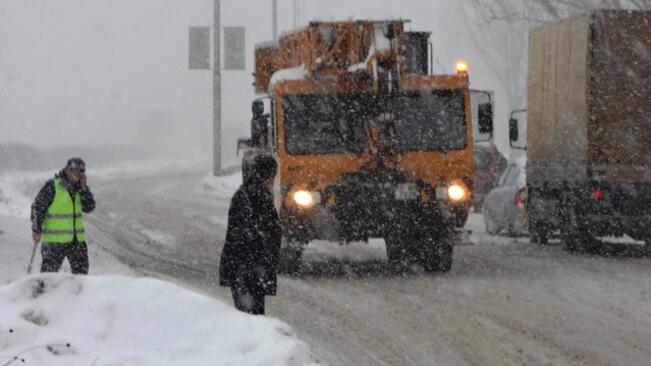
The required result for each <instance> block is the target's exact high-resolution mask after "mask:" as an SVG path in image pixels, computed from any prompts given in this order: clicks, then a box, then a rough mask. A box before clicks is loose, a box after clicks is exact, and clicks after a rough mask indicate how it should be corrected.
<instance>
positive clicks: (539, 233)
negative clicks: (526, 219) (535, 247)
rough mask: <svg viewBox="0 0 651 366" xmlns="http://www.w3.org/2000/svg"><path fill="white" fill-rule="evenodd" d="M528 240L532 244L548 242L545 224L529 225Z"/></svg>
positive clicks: (545, 243) (547, 231)
mask: <svg viewBox="0 0 651 366" xmlns="http://www.w3.org/2000/svg"><path fill="white" fill-rule="evenodd" d="M529 241H530V242H531V243H533V244H540V245H547V244H549V230H548V229H547V227H546V225H545V224H532V225H529Z"/></svg>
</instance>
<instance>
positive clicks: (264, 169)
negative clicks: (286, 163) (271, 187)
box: [252, 155, 278, 180]
mask: <svg viewBox="0 0 651 366" xmlns="http://www.w3.org/2000/svg"><path fill="white" fill-rule="evenodd" d="M276 171H278V163H276V160H275V159H274V158H272V157H271V156H269V155H258V156H256V157H255V158H253V171H252V173H253V174H252V175H253V176H254V177H256V178H257V179H259V180H267V179H269V178H273V177H275V176H276Z"/></svg>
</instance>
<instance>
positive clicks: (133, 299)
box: [0, 274, 311, 366]
mask: <svg viewBox="0 0 651 366" xmlns="http://www.w3.org/2000/svg"><path fill="white" fill-rule="evenodd" d="M0 309H2V312H1V313H0V355H2V356H5V357H7V360H9V359H10V358H9V357H13V356H18V360H16V361H15V362H16V364H22V362H20V359H24V360H25V363H24V364H28V365H48V366H57V365H62V366H70V365H96V366H100V365H153V366H160V365H192V366H199V365H306V364H310V363H311V356H310V350H309V347H308V346H307V345H306V344H305V343H303V342H302V341H300V340H298V339H297V338H296V336H295V335H294V332H293V330H292V328H291V327H289V326H288V325H287V324H285V323H283V322H281V321H279V320H275V319H271V318H265V317H259V316H250V315H247V314H244V313H241V312H238V311H236V310H235V309H233V308H232V307H230V306H227V305H225V304H223V303H221V302H219V301H216V300H214V299H211V298H209V297H206V296H203V295H199V294H196V293H194V292H191V291H189V290H186V289H184V288H182V287H179V286H176V285H174V284H171V283H168V282H163V281H160V280H155V279H145V278H131V277H125V276H102V277H94V276H74V275H70V274H46V275H33V276H30V277H26V278H24V279H22V280H19V281H16V282H13V283H11V284H9V285H6V286H3V287H0ZM1 361H3V362H4V360H1Z"/></svg>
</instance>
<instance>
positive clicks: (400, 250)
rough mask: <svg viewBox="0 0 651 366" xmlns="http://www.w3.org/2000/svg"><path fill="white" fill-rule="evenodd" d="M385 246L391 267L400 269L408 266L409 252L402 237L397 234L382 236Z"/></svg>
mask: <svg viewBox="0 0 651 366" xmlns="http://www.w3.org/2000/svg"><path fill="white" fill-rule="evenodd" d="M384 242H385V243H386V247H387V258H388V259H389V265H390V266H391V267H392V268H393V269H398V270H402V269H404V268H406V267H408V266H409V261H410V259H411V258H410V255H409V254H410V253H409V250H408V248H407V245H406V242H405V240H404V239H402V238H400V237H399V236H398V235H391V236H389V237H386V238H384Z"/></svg>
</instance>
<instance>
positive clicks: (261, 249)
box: [219, 155, 282, 315]
mask: <svg viewBox="0 0 651 366" xmlns="http://www.w3.org/2000/svg"><path fill="white" fill-rule="evenodd" d="M277 169H278V164H277V163H276V161H275V160H274V159H273V158H272V157H270V156H266V155H259V156H256V157H255V158H254V159H253V164H252V172H251V174H250V175H249V178H248V179H247V180H246V181H245V182H244V183H243V184H242V186H240V188H239V189H238V190H237V192H235V195H233V198H232V199H231V206H230V208H229V210H228V228H227V231H226V241H225V243H224V250H223V251H222V255H221V260H220V264H219V284H220V285H221V286H225V287H230V288H231V292H232V295H233V301H234V303H235V307H236V308H237V309H238V310H241V311H243V312H246V313H249V314H257V315H262V314H264V298H265V296H267V295H271V296H273V295H276V281H277V279H276V275H277V273H278V257H279V254H280V239H281V235H282V230H281V226H280V220H279V218H278V213H277V212H276V208H275V207H274V202H273V196H272V193H271V189H272V187H273V182H274V178H275V176H276V171H277Z"/></svg>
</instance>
